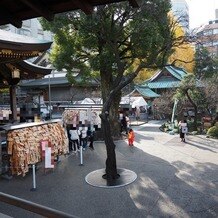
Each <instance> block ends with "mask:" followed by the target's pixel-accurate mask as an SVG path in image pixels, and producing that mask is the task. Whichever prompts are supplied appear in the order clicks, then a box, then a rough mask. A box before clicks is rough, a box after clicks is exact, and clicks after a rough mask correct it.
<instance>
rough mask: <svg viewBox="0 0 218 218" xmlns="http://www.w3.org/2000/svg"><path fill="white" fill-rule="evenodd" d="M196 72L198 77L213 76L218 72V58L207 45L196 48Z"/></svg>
mask: <svg viewBox="0 0 218 218" xmlns="http://www.w3.org/2000/svg"><path fill="white" fill-rule="evenodd" d="M194 72H195V75H196V77H197V78H198V79H203V78H204V79H205V78H211V77H213V75H217V73H218V59H217V58H213V57H212V56H211V55H210V54H209V52H208V50H207V49H206V48H205V47H202V46H201V47H199V48H198V49H197V50H196V53H195V69H194Z"/></svg>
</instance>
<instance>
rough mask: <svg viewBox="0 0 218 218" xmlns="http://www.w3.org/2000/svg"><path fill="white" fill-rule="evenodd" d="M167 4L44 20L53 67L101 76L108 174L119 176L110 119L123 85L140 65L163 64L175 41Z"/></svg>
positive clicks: (163, 0) (162, 0)
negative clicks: (51, 42) (51, 38)
mask: <svg viewBox="0 0 218 218" xmlns="http://www.w3.org/2000/svg"><path fill="white" fill-rule="evenodd" d="M170 7H171V5H170V1H169V0H153V1H142V4H141V6H140V7H139V8H132V7H130V6H129V4H128V3H126V2H122V3H117V4H110V5H104V6H98V7H96V8H95V9H94V11H93V13H92V14H91V15H85V14H84V13H83V12H80V11H74V12H68V13H63V14H60V15H56V16H55V19H54V21H53V22H51V23H48V22H46V21H45V20H44V21H43V22H42V23H43V27H44V28H45V29H47V30H50V31H52V32H54V33H55V35H54V41H55V43H54V46H53V49H52V55H51V60H52V62H53V64H54V66H55V67H56V68H57V69H62V68H65V69H66V70H67V71H68V76H69V75H70V74H71V72H72V69H73V68H77V69H79V70H80V73H82V74H83V76H84V77H85V78H88V77H89V76H93V75H92V73H93V72H95V73H96V74H97V75H99V77H100V81H101V92H102V98H103V108H102V114H101V119H102V129H103V134H104V140H105V144H106V148H107V160H106V175H107V177H108V178H115V177H116V174H117V173H116V159H115V144H114V142H113V139H112V134H111V126H112V121H113V119H112V118H111V117H114V120H115V119H117V112H118V107H119V102H120V98H121V90H122V88H124V87H125V86H126V85H128V84H129V83H130V82H131V81H132V80H133V79H134V78H135V77H136V76H137V75H138V73H139V72H140V71H141V70H142V69H144V68H151V69H155V68H159V67H161V66H164V65H165V64H166V62H167V60H168V57H169V55H170V54H171V51H172V46H173V45H174V43H175V41H176V36H175V33H174V32H173V31H172V30H173V28H172V25H173V24H172V22H171V20H170V19H169V17H168V12H169V10H170ZM136 61H137V65H136V64H135V62H136ZM114 129H116V128H115V125H114V123H113V130H114Z"/></svg>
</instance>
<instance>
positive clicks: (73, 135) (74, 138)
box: [69, 127, 79, 153]
mask: <svg viewBox="0 0 218 218" xmlns="http://www.w3.org/2000/svg"><path fill="white" fill-rule="evenodd" d="M69 134H70V140H71V143H72V147H73V151H74V152H75V153H76V152H77V151H78V150H79V133H78V130H77V129H76V128H75V127H73V129H71V130H70V131H69ZM71 150H72V148H71Z"/></svg>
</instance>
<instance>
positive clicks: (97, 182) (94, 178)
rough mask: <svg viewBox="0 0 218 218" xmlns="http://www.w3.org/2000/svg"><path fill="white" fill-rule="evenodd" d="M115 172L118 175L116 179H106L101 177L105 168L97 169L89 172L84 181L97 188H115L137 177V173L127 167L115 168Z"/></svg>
mask: <svg viewBox="0 0 218 218" xmlns="http://www.w3.org/2000/svg"><path fill="white" fill-rule="evenodd" d="M117 173H118V174H119V175H120V176H119V177H118V178H117V179H113V180H107V179H103V178H102V176H103V175H104V174H105V169H99V170H95V171H93V172H91V173H89V174H88V175H87V176H86V177H85V181H86V182H87V183H88V184H89V185H92V186H95V187H99V188H117V187H122V186H126V185H129V184H131V183H132V182H134V181H135V180H136V178H137V174H136V173H135V172H133V171H131V170H128V169H124V168H120V169H117Z"/></svg>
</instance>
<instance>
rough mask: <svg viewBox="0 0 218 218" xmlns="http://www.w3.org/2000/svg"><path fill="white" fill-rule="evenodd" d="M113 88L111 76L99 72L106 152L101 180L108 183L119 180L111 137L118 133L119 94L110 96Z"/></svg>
mask: <svg viewBox="0 0 218 218" xmlns="http://www.w3.org/2000/svg"><path fill="white" fill-rule="evenodd" d="M112 87H113V79H112V74H110V73H105V72H103V71H101V90H102V98H103V109H102V114H101V115H100V117H101V122H102V131H103V135H104V141H105V145H106V151H107V159H106V170H105V173H106V174H105V175H103V178H105V179H107V180H108V181H110V180H114V179H117V178H119V175H118V173H117V164H116V153H115V144H114V141H113V137H112V136H116V135H117V134H119V133H120V127H119V126H118V109H119V103H120V99H121V92H120V93H116V95H115V94H114V95H113V96H111V91H112V89H113V88H112ZM112 129H113V131H112Z"/></svg>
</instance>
